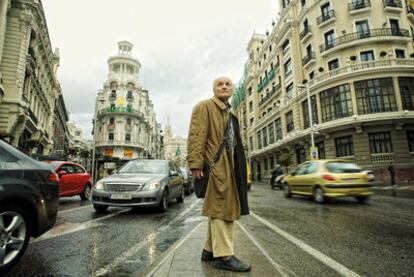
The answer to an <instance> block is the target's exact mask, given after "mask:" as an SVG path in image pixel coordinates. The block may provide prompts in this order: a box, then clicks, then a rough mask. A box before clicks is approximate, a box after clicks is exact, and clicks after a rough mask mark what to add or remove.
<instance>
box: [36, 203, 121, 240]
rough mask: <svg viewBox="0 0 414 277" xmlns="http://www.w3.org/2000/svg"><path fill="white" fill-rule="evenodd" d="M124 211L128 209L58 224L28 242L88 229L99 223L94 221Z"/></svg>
mask: <svg viewBox="0 0 414 277" xmlns="http://www.w3.org/2000/svg"><path fill="white" fill-rule="evenodd" d="M126 211H129V210H122V211H119V212H115V213H111V214H108V215H105V216H102V217H99V218H95V219H92V220H89V221H86V222H83V223H79V224H76V223H72V224H70V223H69V224H63V225H58V226H56V227H54V228H52V229H50V230H49V231H48V232H46V233H44V234H43V235H42V236H40V237H38V238H37V239H34V240H32V241H31V242H30V243H36V242H39V241H43V240H47V239H51V238H56V237H60V236H63V235H67V234H70V233H74V232H78V231H81V230H86V229H89V228H93V227H97V226H99V225H100V224H97V223H96V222H98V221H101V220H104V219H107V218H111V217H114V216H117V215H118V214H120V213H124V212H126Z"/></svg>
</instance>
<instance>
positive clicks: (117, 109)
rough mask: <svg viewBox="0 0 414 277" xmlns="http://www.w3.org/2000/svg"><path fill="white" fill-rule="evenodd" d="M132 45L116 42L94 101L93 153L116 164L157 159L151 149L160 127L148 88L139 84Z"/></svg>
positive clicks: (156, 141)
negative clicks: (115, 51) (131, 160)
mask: <svg viewBox="0 0 414 277" xmlns="http://www.w3.org/2000/svg"><path fill="white" fill-rule="evenodd" d="M132 48H133V45H132V43H130V42H128V41H121V42H119V43H118V54H117V55H115V56H112V57H110V58H109V59H108V70H109V72H108V78H107V80H106V81H105V82H104V86H103V89H101V90H99V92H98V96H97V101H96V112H97V119H96V120H97V125H96V128H95V132H96V134H95V140H96V152H97V153H98V157H103V158H102V161H105V162H108V161H110V160H115V161H116V162H117V163H118V164H117V165H119V164H122V163H123V162H125V161H127V160H129V159H132V158H157V155H158V154H157V153H156V151H155V150H154V149H158V148H159V147H158V146H157V145H156V144H157V143H160V141H159V139H158V138H159V137H160V135H159V133H160V126H159V124H158V123H157V122H156V119H155V112H154V106H153V103H152V101H151V100H150V98H149V95H148V91H147V90H143V89H142V87H141V86H140V84H139V70H140V69H141V64H140V62H139V61H138V60H137V59H136V58H134V57H133V56H132ZM111 166H113V164H112V165H111Z"/></svg>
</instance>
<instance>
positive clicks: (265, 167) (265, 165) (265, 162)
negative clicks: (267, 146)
mask: <svg viewBox="0 0 414 277" xmlns="http://www.w3.org/2000/svg"><path fill="white" fill-rule="evenodd" d="M263 163H264V170H268V169H269V166H268V163H267V159H264V160H263Z"/></svg>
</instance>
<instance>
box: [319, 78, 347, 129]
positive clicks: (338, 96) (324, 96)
mask: <svg viewBox="0 0 414 277" xmlns="http://www.w3.org/2000/svg"><path fill="white" fill-rule="evenodd" d="M320 101H321V112H322V122H326V121H330V120H334V119H338V118H343V117H347V116H351V115H352V101H351V89H350V86H349V84H343V85H340V86H337V87H333V88H330V89H327V90H324V91H322V92H321V93H320Z"/></svg>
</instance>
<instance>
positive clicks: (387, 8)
mask: <svg viewBox="0 0 414 277" xmlns="http://www.w3.org/2000/svg"><path fill="white" fill-rule="evenodd" d="M382 3H383V4H384V12H396V13H401V12H402V1H401V0H383V2H382Z"/></svg>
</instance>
